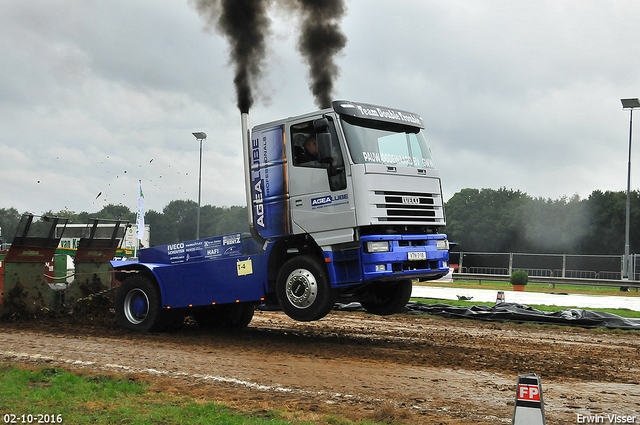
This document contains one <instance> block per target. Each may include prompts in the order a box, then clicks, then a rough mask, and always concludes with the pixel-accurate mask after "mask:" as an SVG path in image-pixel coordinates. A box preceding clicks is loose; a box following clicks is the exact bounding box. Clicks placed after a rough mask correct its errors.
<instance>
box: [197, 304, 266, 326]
mask: <svg viewBox="0 0 640 425" xmlns="http://www.w3.org/2000/svg"><path fill="white" fill-rule="evenodd" d="M253 311H254V307H253V304H223V305H216V306H207V307H202V308H200V309H199V310H198V311H196V313H194V315H193V316H194V318H195V319H196V322H197V323H198V326H201V327H203V328H212V327H221V328H231V329H242V328H246V327H247V326H248V325H249V323H250V322H251V319H253Z"/></svg>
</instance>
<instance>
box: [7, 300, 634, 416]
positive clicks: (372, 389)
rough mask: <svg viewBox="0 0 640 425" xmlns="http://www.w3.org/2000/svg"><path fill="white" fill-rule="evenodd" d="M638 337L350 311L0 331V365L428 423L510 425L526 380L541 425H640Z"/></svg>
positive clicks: (251, 403) (252, 404)
mask: <svg viewBox="0 0 640 425" xmlns="http://www.w3.org/2000/svg"><path fill="white" fill-rule="evenodd" d="M639 336H640V335H639V334H638V333H637V332H619V331H602V330H585V329H579V328H570V327H556V326H540V325H526V324H524V325H522V324H521V325H519V324H506V323H502V324H501V323H484V322H477V321H467V320H448V319H441V318H434V317H414V316H404V315H397V316H391V317H377V316H372V315H369V314H365V313H353V312H334V313H332V314H330V315H329V316H328V317H327V318H325V319H323V320H320V321H318V322H312V323H299V322H294V321H292V320H291V319H289V318H287V317H286V316H285V315H284V314H282V313H280V312H256V315H255V318H254V320H253V321H252V322H251V324H250V326H249V328H248V329H246V330H245V331H242V332H240V333H230V332H224V331H220V330H210V329H200V328H198V327H196V326H189V325H187V326H185V327H184V328H183V329H182V330H180V331H179V332H172V333H161V334H149V335H141V334H135V333H131V332H125V331H121V330H119V329H117V328H116V327H115V324H114V323H113V322H111V321H110V320H106V321H103V320H95V321H93V322H91V321H88V320H85V321H84V322H83V323H77V322H76V323H73V321H72V320H71V319H69V318H65V319H63V320H59V321H58V320H57V321H52V320H48V321H45V322H41V321H38V322H19V323H0V347H1V348H0V359H1V360H2V361H5V362H6V361H12V362H14V361H18V362H28V363H39V364H44V363H46V364H50V365H65V366H67V367H72V368H82V369H89V370H91V371H96V372H99V373H104V372H105V371H107V372H118V373H131V374H140V375H144V376H145V378H147V379H151V380H153V381H154V382H155V386H154V388H155V389H156V390H158V391H180V392H190V393H192V394H195V395H198V396H202V397H204V398H206V399H209V400H216V401H220V402H222V403H226V404H229V405H232V406H236V407H238V408H241V409H243V410H251V411H255V412H257V413H260V412H262V411H264V410H271V409H274V410H280V409H284V410H286V411H290V412H302V416H301V417H302V418H304V419H309V420H321V418H322V417H323V415H328V414H336V415H341V416H345V417H347V418H350V419H362V418H366V419H372V420H381V421H389V422H393V421H397V422H402V423H424V424H471V423H473V424H499V423H504V424H508V423H511V417H512V414H513V401H514V397H515V383H516V379H517V375H518V374H524V373H529V372H534V373H536V374H538V375H540V376H541V377H542V384H543V390H544V400H545V409H546V413H547V423H548V424H572V423H577V420H576V418H577V414H582V415H600V416H603V415H606V414H618V415H629V416H636V423H640V338H639ZM292 414H293V413H292ZM605 418H606V416H605ZM605 423H606V422H605Z"/></svg>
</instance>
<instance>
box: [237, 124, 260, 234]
mask: <svg viewBox="0 0 640 425" xmlns="http://www.w3.org/2000/svg"><path fill="white" fill-rule="evenodd" d="M240 123H241V126H242V154H243V155H244V188H245V195H246V199H247V218H248V220H249V231H250V232H251V236H253V238H254V239H255V240H256V242H258V243H260V244H261V245H262V244H264V238H263V237H262V236H261V235H260V234H259V233H258V231H257V230H256V228H255V227H254V225H253V211H254V207H253V199H252V196H251V133H250V130H249V113H248V112H242V113H241V114H240Z"/></svg>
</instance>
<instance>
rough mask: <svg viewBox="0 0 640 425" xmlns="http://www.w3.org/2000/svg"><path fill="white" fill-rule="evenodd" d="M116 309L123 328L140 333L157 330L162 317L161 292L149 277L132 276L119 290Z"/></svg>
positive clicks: (115, 302) (117, 318) (119, 322)
mask: <svg viewBox="0 0 640 425" xmlns="http://www.w3.org/2000/svg"><path fill="white" fill-rule="evenodd" d="M114 309H115V314H116V320H117V321H118V324H119V325H120V327H121V328H123V329H128V330H132V331H138V332H150V331H153V330H156V329H157V328H158V326H159V325H160V323H161V316H162V305H161V299H160V290H159V289H158V287H157V286H156V284H155V283H154V282H152V281H151V280H150V279H148V278H147V277H144V276H142V275H135V276H131V277H129V278H127V279H125V280H124V282H122V284H121V285H120V287H119V288H118V291H117V293H116V297H115V301H114Z"/></svg>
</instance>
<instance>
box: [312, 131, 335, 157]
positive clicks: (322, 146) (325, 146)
mask: <svg viewBox="0 0 640 425" xmlns="http://www.w3.org/2000/svg"><path fill="white" fill-rule="evenodd" d="M316 142H317V143H318V154H319V155H318V156H319V158H320V162H329V160H331V159H332V156H331V147H332V143H331V134H330V133H318V134H316Z"/></svg>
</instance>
